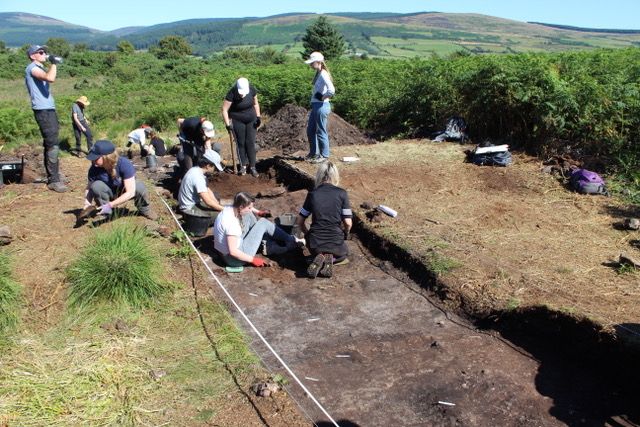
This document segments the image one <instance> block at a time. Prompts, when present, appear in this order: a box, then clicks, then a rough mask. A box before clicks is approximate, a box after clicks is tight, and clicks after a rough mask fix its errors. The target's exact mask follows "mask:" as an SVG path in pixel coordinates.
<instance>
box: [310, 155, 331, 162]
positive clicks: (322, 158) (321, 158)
mask: <svg viewBox="0 0 640 427" xmlns="http://www.w3.org/2000/svg"><path fill="white" fill-rule="evenodd" d="M326 161H327V158H326V157H322V156H318V157H316V158H315V159H311V160H309V163H324V162H326Z"/></svg>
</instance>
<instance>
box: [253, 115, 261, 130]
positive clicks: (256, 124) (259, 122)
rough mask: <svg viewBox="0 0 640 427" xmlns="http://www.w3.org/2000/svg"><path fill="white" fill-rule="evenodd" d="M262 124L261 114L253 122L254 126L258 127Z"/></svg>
mask: <svg viewBox="0 0 640 427" xmlns="http://www.w3.org/2000/svg"><path fill="white" fill-rule="evenodd" d="M261 124H262V120H260V116H258V117H256V121H255V123H254V124H253V127H254V128H256V129H258V128H259V127H260V125H261Z"/></svg>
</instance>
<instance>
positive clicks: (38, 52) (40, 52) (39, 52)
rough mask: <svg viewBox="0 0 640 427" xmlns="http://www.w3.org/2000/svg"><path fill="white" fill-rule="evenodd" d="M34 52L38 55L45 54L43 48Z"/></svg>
mask: <svg viewBox="0 0 640 427" xmlns="http://www.w3.org/2000/svg"><path fill="white" fill-rule="evenodd" d="M36 53H37V54H38V55H44V54H46V53H47V52H45V51H44V50H39V51H37V52H36Z"/></svg>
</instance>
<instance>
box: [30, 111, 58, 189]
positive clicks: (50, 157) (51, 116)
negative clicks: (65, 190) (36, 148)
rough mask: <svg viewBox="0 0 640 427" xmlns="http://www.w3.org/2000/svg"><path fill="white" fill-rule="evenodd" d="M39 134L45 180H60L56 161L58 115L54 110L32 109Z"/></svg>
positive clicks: (50, 181)
mask: <svg viewBox="0 0 640 427" xmlns="http://www.w3.org/2000/svg"><path fill="white" fill-rule="evenodd" d="M33 115H34V117H35V118H36V122H37V123H38V127H39V128H40V134H41V135H42V145H43V147H44V169H45V170H46V171H47V181H48V182H49V184H50V183H52V182H59V181H60V162H59V161H58V151H59V150H60V147H59V145H58V144H59V143H58V133H59V131H60V125H59V124H58V115H57V114H56V110H33Z"/></svg>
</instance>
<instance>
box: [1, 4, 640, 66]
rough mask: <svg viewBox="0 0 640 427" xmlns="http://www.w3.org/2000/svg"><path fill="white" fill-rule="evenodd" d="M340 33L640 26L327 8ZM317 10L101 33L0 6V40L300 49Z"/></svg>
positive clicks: (476, 49)
mask: <svg viewBox="0 0 640 427" xmlns="http://www.w3.org/2000/svg"><path fill="white" fill-rule="evenodd" d="M327 16H328V17H329V20H330V21H331V22H332V23H333V24H334V25H336V26H337V28H338V29H339V30H340V31H341V32H342V34H343V35H344V36H345V40H346V42H347V45H348V49H349V52H348V53H349V54H357V55H362V54H366V55H368V56H380V57H395V58H403V57H405V58H406V57H414V56H430V55H433V54H437V55H448V54H451V53H454V52H467V53H488V52H492V53H516V52H535V51H562V50H584V49H593V48H602V47H610V48H619V47H629V46H640V32H639V31H629V30H591V29H585V28H571V27H564V26H561V25H549V24H537V23H527V22H520V21H513V20H508V19H502V18H496V17H492V16H486V15H479V14H466V13H439V12H422V13H411V14H394V13H336V14H329V15H327ZM317 17H318V15H316V14H302V13H290V14H284V15H276V16H271V17H266V18H241V19H223V18H210V19H191V20H186V21H177V22H171V23H164V24H159V25H154V26H150V27H130V28H126V29H118V30H114V31H111V32H102V31H98V30H93V29H90V28H87V27H82V26H78V25H72V24H67V23H64V22H61V21H57V20H55V19H52V18H47V17H42V16H38V15H30V14H26V13H0V40H3V41H4V42H5V43H6V44H7V45H8V46H20V45H23V44H26V43H42V42H44V41H45V40H46V39H47V38H49V37H63V38H65V39H67V40H68V41H70V42H73V43H78V42H83V43H86V44H88V45H89V46H90V47H91V48H93V49H107V50H110V49H114V48H115V46H116V44H117V43H118V41H120V40H122V39H126V40H128V41H130V42H131V43H132V44H133V45H134V46H135V47H136V48H138V49H146V48H148V47H149V46H152V45H154V44H156V43H157V42H158V40H160V39H161V38H162V37H164V36H166V35H173V34H175V35H180V36H182V37H185V38H186V39H187V40H188V41H189V42H190V43H191V45H192V47H193V51H194V52H195V53H196V54H199V55H209V54H212V53H214V52H219V51H222V50H224V49H227V48H236V47H243V46H246V47H264V46H270V47H272V48H274V49H276V50H278V51H283V52H286V53H289V54H291V55H296V56H297V55H298V54H299V52H300V51H301V50H302V46H301V43H300V39H301V37H302V35H303V34H304V31H305V28H306V27H307V26H308V25H309V24H310V23H311V22H312V21H313V20H314V19H316V18H317Z"/></svg>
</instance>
